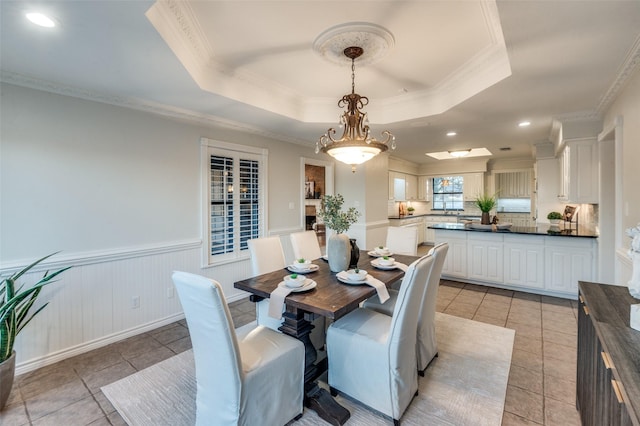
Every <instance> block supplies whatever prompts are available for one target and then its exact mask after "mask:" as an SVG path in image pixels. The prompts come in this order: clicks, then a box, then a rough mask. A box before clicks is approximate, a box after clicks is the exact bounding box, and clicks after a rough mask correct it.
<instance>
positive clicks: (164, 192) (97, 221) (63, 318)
mask: <svg viewBox="0 0 640 426" xmlns="http://www.w3.org/2000/svg"><path fill="white" fill-rule="evenodd" d="M0 89H1V91H2V92H1V93H2V97H1V105H0V107H1V110H2V126H1V129H0V141H1V144H2V145H1V150H0V153H1V158H0V161H1V163H0V166H1V167H0V194H1V197H2V198H1V200H0V201H1V202H0V237H1V238H0V275H2V276H5V275H6V274H7V273H9V272H11V271H12V270H14V269H15V268H16V267H18V266H23V265H26V264H27V262H31V261H33V260H35V259H36V258H38V257H40V256H43V255H45V254H48V253H52V252H54V251H58V250H62V253H60V254H59V255H56V256H55V257H54V258H53V261H52V262H50V263H49V264H48V265H49V266H51V267H59V266H66V265H74V268H73V269H71V270H70V271H68V272H66V273H65V274H64V276H63V278H62V280H61V281H60V282H58V283H56V284H54V285H53V286H52V287H50V288H49V289H48V290H47V291H46V292H43V294H42V296H44V297H43V298H42V302H44V301H46V300H50V302H51V303H50V304H49V306H48V307H47V309H45V310H44V311H43V312H42V313H41V314H40V315H39V317H38V318H36V320H35V322H34V323H32V324H30V325H29V326H28V328H26V329H25V330H24V332H23V333H21V335H20V337H19V340H18V342H17V344H16V349H17V352H18V358H17V362H18V372H19V373H20V372H23V371H25V370H28V369H31V368H35V367H38V366H40V365H43V364H46V363H49V362H52V361H56V360H58V359H62V358H64V357H67V356H69V355H73V354H74V353H79V352H82V351H86V350H87V349H88V348H92V347H97V346H100V345H104V344H106V343H109V342H110V341H114V340H117V339H119V338H122V337H124V336H126V335H129V334H132V333H138V332H140V331H144V330H145V329H148V328H153V327H156V326H158V325H160V324H162V323H163V322H167V321H173V320H175V319H176V317H179V316H180V315H181V307H180V304H179V302H178V300H177V297H175V296H174V297H169V293H168V292H169V289H170V288H172V286H173V284H172V282H171V271H173V270H174V269H183V270H188V271H190V272H195V273H200V274H203V275H207V276H210V277H212V278H215V279H217V280H219V281H220V282H221V284H222V285H223V288H224V291H225V294H226V296H227V298H228V299H230V300H234V299H235V298H239V297H241V296H242V294H243V293H242V292H239V291H237V290H235V289H234V288H233V282H234V281H237V280H239V279H243V278H247V277H249V276H250V268H249V265H248V262H247V261H244V262H236V263H231V264H225V265H217V266H215V267H213V268H208V269H202V268H201V239H202V235H201V230H200V226H201V206H200V138H201V137H206V138H210V139H214V140H220V141H225V142H233V143H240V144H245V145H251V146H258V147H264V148H267V149H268V150H269V164H268V170H269V186H268V195H269V196H268V202H269V204H268V211H269V218H268V222H269V229H268V231H269V233H271V234H278V235H282V236H283V237H286V236H287V235H288V233H290V232H293V231H297V230H300V229H302V223H301V218H302V217H303V215H302V212H301V205H300V204H301V198H300V195H299V194H300V187H301V182H303V180H304V176H302V175H301V172H300V168H299V167H298V164H299V163H300V158H301V157H315V156H316V155H315V154H314V152H313V148H314V146H313V145H312V144H310V146H309V147H308V148H307V147H304V146H298V145H293V144H289V143H284V142H280V141H275V140H269V139H266V138H264V137H260V136H257V135H255V134H249V133H242V132H240V131H238V130H235V129H227V128H216V127H213V126H207V125H204V124H194V123H187V122H181V121H176V120H172V119H170V118H167V117H163V116H158V115H154V114H150V113H146V112H141V111H136V110H130V109H126V108H122V107H117V106H112V105H106V104H101V103H97V102H92V101H87V100H81V99H77V98H71V97H66V96H61V95H57V94H51V93H47V92H43V91H38V90H33V89H27V88H22V87H17V86H13V85H7V84H2V86H0ZM323 159H325V160H326V158H323ZM292 165H295V167H292ZM290 202H291V203H293V206H294V208H293V209H290V208H289V203H290ZM33 280H35V276H33V277H32V276H29V277H27V280H26V282H27V283H28V282H29V281H33ZM134 296H138V297H139V298H140V307H139V308H136V309H133V308H132V307H131V299H132V297H134Z"/></svg>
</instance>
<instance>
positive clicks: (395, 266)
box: [371, 259, 398, 271]
mask: <svg viewBox="0 0 640 426" xmlns="http://www.w3.org/2000/svg"><path fill="white" fill-rule="evenodd" d="M396 263H397V262H393V264H392V265H380V264H379V263H378V259H374V260H372V261H371V265H372V266H373V267H374V268H378V269H382V270H384V271H390V270H391V269H397V268H398V266H397V265H396Z"/></svg>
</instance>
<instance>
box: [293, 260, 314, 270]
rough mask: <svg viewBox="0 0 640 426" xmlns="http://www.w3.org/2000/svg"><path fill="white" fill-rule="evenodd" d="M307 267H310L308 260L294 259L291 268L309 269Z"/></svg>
mask: <svg viewBox="0 0 640 426" xmlns="http://www.w3.org/2000/svg"><path fill="white" fill-rule="evenodd" d="M309 265H311V261H310V260H308V259H296V260H295V261H294V262H293V266H295V267H296V268H300V269H309Z"/></svg>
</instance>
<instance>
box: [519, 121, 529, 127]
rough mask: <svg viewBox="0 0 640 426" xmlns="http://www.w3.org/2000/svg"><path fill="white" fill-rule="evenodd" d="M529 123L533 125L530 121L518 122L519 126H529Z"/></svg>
mask: <svg viewBox="0 0 640 426" xmlns="http://www.w3.org/2000/svg"><path fill="white" fill-rule="evenodd" d="M529 125H531V122H530V121H521V122H519V123H518V126H520V127H527V126H529Z"/></svg>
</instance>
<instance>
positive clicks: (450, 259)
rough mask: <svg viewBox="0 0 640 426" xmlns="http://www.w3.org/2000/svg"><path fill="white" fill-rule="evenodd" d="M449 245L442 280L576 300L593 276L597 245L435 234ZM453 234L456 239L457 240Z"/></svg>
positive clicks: (485, 234)
mask: <svg viewBox="0 0 640 426" xmlns="http://www.w3.org/2000/svg"><path fill="white" fill-rule="evenodd" d="M435 234H436V236H435V239H436V243H439V242H448V243H449V253H448V254H447V258H446V259H445V265H444V267H443V270H442V275H443V277H444V278H445V279H446V278H451V279H456V280H460V281H463V282H472V283H475V284H486V285H490V286H491V285H495V286H497V287H505V288H509V289H513V290H521V291H530V292H533V293H540V294H547V295H552V296H560V297H568V298H572V299H575V298H577V295H578V281H593V279H594V277H595V276H596V273H597V271H596V263H597V262H596V260H597V259H596V258H597V250H596V249H597V243H598V242H597V239H596V238H586V237H585V238H580V237H575V238H573V237H556V236H549V235H535V234H509V233H496V232H477V231H462V230H460V231H457V230H456V231H454V230H441V229H437V230H435ZM456 234H457V235H456Z"/></svg>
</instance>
